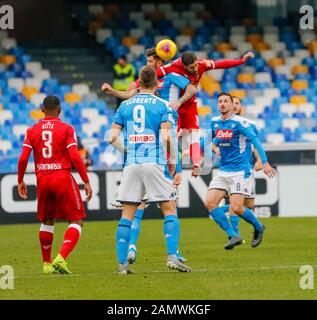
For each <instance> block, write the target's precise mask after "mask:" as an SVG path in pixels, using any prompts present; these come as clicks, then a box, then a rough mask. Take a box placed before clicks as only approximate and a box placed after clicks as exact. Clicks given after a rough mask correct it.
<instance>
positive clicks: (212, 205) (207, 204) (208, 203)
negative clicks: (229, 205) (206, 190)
mask: <svg viewBox="0 0 317 320" xmlns="http://www.w3.org/2000/svg"><path fill="white" fill-rule="evenodd" d="M217 207H218V205H217V203H215V202H213V201H205V208H206V209H207V210H208V212H210V211H211V210H214V209H216V208H217Z"/></svg>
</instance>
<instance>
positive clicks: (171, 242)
mask: <svg viewBox="0 0 317 320" xmlns="http://www.w3.org/2000/svg"><path fill="white" fill-rule="evenodd" d="M164 235H165V239H166V249H167V254H177V249H178V239H179V221H178V218H177V216H174V215H168V216H166V217H165V218H164Z"/></svg>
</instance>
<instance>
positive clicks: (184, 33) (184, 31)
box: [181, 27, 196, 37]
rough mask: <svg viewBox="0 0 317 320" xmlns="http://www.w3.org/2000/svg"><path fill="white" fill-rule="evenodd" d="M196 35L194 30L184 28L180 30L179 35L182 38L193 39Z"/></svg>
mask: <svg viewBox="0 0 317 320" xmlns="http://www.w3.org/2000/svg"><path fill="white" fill-rule="evenodd" d="M195 33H196V30H195V28H191V27H184V28H182V29H181V35H182V36H191V37H193V36H194V35H195Z"/></svg>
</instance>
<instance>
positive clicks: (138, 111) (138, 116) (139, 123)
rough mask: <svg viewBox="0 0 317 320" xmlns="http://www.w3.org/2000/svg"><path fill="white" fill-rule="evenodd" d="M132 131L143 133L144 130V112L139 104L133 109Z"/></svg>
mask: <svg viewBox="0 0 317 320" xmlns="http://www.w3.org/2000/svg"><path fill="white" fill-rule="evenodd" d="M133 119H134V122H135V124H134V130H135V131H136V132H138V133H141V132H143V131H144V128H145V110H144V106H142V105H141V104H139V105H137V106H135V107H134V109H133Z"/></svg>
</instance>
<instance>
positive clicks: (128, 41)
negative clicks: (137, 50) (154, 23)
mask: <svg viewBox="0 0 317 320" xmlns="http://www.w3.org/2000/svg"><path fill="white" fill-rule="evenodd" d="M121 43H122V44H123V45H124V46H127V47H131V46H133V45H135V44H137V43H138V40H137V38H135V37H123V38H122V40H121Z"/></svg>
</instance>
